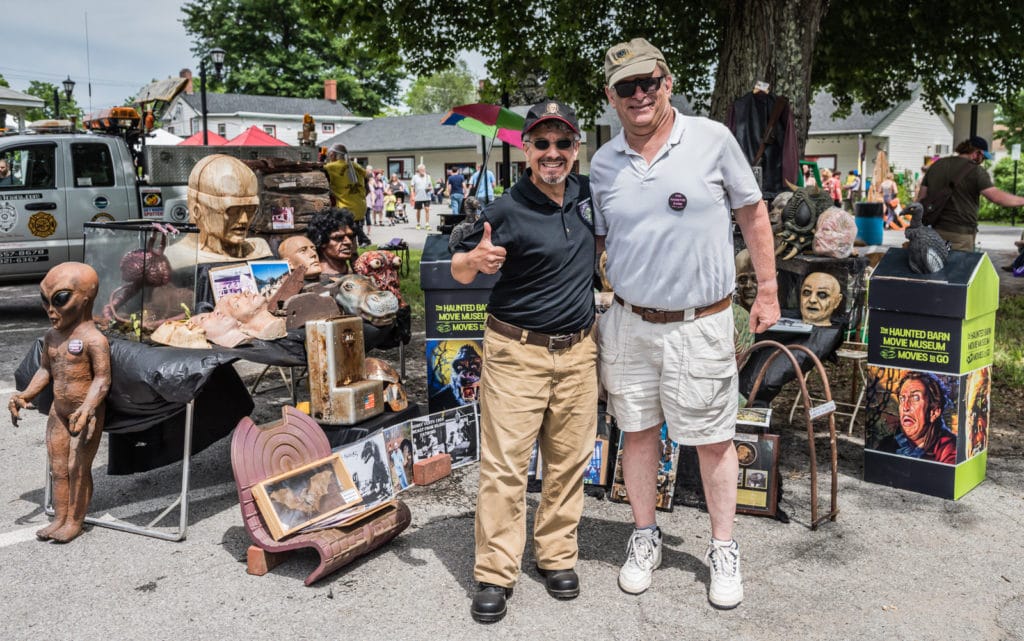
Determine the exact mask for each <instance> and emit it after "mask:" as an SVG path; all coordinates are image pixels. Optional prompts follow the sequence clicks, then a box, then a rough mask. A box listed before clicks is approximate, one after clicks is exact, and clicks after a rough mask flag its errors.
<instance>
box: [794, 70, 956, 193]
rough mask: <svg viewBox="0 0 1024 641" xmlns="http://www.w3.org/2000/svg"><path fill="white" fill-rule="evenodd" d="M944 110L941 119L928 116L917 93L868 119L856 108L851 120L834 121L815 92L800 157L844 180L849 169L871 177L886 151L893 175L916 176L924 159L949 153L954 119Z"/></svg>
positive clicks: (828, 104)
mask: <svg viewBox="0 0 1024 641" xmlns="http://www.w3.org/2000/svg"><path fill="white" fill-rule="evenodd" d="M943 106H944V109H943V110H942V111H941V112H940V113H937V114H933V113H930V112H929V111H928V110H927V109H925V104H924V98H923V97H922V95H921V89H920V88H919V87H918V88H916V89H915V90H914V91H913V93H912V94H911V97H910V99H909V100H906V101H904V102H902V103H900V104H898V105H895V106H893V107H892V108H891V109H886V110H882V111H878V112H875V113H870V114H868V113H864V112H863V111H861V108H860V105H859V104H854V105H853V109H852V110H851V112H850V115H849V116H847V117H846V118H833V117H832V113H833V112H834V111H835V105H834V104H833V103H832V97H831V96H830V95H829V94H827V93H825V92H818V93H817V94H816V95H815V96H814V100H813V101H812V102H811V126H810V130H809V131H808V134H807V145H806V146H805V148H804V157H805V158H807V159H809V160H816V161H817V162H818V166H819V167H822V168H825V167H827V168H829V169H833V170H834V169H837V168H838V169H839V170H840V171H841V172H842V173H843V175H844V176H846V174H847V172H849V171H850V170H851V169H859V171H861V172H862V175H864V176H871V175H872V173H873V172H874V168H875V158H876V157H877V156H878V152H879V151H885V152H886V154H887V156H888V161H889V164H890V165H891V166H893V167H895V169H896V172H897V173H899V172H903V171H905V170H909V171H910V172H911V173H912V174H914V173H917V174H920V171H921V167H922V166H923V165H924V164H925V162H926V159H930V158H933V157H935V156H948V155H949V154H950V153H951V150H952V145H953V144H954V141H953V113H952V110H951V109H949V105H947V104H945V103H943ZM861 159H863V166H860V164H859V161H860V160H861Z"/></svg>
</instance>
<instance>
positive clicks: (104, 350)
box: [7, 263, 110, 543]
mask: <svg viewBox="0 0 1024 641" xmlns="http://www.w3.org/2000/svg"><path fill="white" fill-rule="evenodd" d="M39 289H40V293H41V294H42V298H43V308H44V309H45V310H46V315H47V316H48V317H49V319H50V325H52V329H50V330H49V331H47V332H46V334H45V335H44V336H43V350H42V354H41V355H40V362H39V369H38V370H37V371H36V373H35V375H34V376H32V380H31V381H29V383H28V386H27V387H26V388H25V390H24V391H22V392H19V393H16V394H14V395H13V396H11V400H10V402H9V403H8V405H7V407H8V409H9V410H10V412H11V422H13V423H14V425H15V427H17V425H18V420H19V418H20V416H19V413H20V411H21V410H22V409H24V408H27V407H31V405H30V402H31V401H32V399H34V398H35V397H36V396H38V395H39V393H40V392H42V391H43V390H44V389H46V386H47V385H49V384H50V383H53V390H54V395H53V396H54V398H53V405H52V406H51V407H50V415H49V418H48V419H47V422H46V451H47V454H48V455H49V458H50V471H51V472H52V474H53V509H54V512H55V513H56V515H55V516H54V519H53V522H51V523H50V524H49V525H48V526H46V527H44V528H43V529H41V530H39V531H38V532H36V536H37V537H39V538H40V539H43V540H46V539H50V540H53V541H56V542H58V543H67V542H68V541H70V540H72V539H74V538H75V537H76V536H78V535H79V534H81V533H82V524H83V523H84V522H85V514H86V512H87V511H88V508H89V501H90V500H91V499H92V461H93V459H94V458H95V457H96V451H97V450H98V449H99V446H100V436H101V434H102V432H103V418H104V399H105V398H106V396H107V391H109V389H110V345H109V344H108V343H107V339H106V337H104V336H103V334H102V333H100V331H99V330H98V329H96V325H95V323H93V320H92V306H93V302H94V301H95V300H96V294H97V292H98V290H99V277H98V276H97V275H96V271H95V270H94V269H93V268H92V267H90V266H89V265H85V264H83V263H64V264H62V265H58V266H57V267H54V268H53V269H51V270H50V271H49V273H47V274H46V277H45V278H44V279H43V282H42V283H40V284H39Z"/></svg>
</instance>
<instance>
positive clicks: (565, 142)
mask: <svg viewBox="0 0 1024 641" xmlns="http://www.w3.org/2000/svg"><path fill="white" fill-rule="evenodd" d="M523 142H524V143H529V144H531V145H533V146H534V147H536V148H537V151H547V150H548V148H549V147H551V145H552V144H554V145H555V147H556V148H558V149H561V150H562V151H565V150H566V149H572V144H573V143H574V142H575V141H574V140H573V139H572V138H559V139H558V140H556V141H555V142H554V143H552V142H551V141H550V140H548V139H547V138H538V139H537V140H524V141H523Z"/></svg>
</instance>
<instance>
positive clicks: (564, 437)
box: [473, 329, 597, 587]
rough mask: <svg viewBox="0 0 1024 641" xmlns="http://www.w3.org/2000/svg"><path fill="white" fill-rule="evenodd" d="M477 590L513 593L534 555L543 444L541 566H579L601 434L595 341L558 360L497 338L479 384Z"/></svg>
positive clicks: (557, 355)
mask: <svg viewBox="0 0 1024 641" xmlns="http://www.w3.org/2000/svg"><path fill="white" fill-rule="evenodd" d="M480 389H481V391H480V415H481V416H480V421H481V424H480V445H481V451H480V489H479V493H478V494H477V506H476V564H475V567H474V570H473V576H474V578H475V579H476V580H477V581H480V582H483V583H491V584H494V585H500V586H503V587H512V585H514V584H515V582H516V579H517V578H518V577H519V569H520V565H521V563H522V557H523V549H524V547H525V545H526V474H527V468H528V467H529V464H530V454H531V453H532V451H533V444H534V442H535V441H537V440H538V439H539V442H540V454H541V459H542V463H543V465H542V468H541V469H542V473H543V477H544V478H543V490H542V492H541V499H540V506H539V507H538V508H537V514H536V516H535V518H534V528H533V547H534V555H535V557H536V559H537V565H538V566H539V567H541V568H543V569H545V570H564V569H569V568H572V567H573V566H575V565H576V557H577V553H578V548H577V545H576V528H577V526H578V525H579V521H580V516H581V515H582V514H583V471H584V469H585V468H586V466H587V463H589V461H590V458H591V456H592V455H593V452H594V437H595V435H596V429H597V344H596V343H595V342H594V334H593V332H591V333H590V335H588V336H587V337H586V338H584V339H583V340H582V341H580V342H579V343H577V344H576V345H573V346H572V347H570V348H569V349H565V350H559V351H557V352H549V351H548V350H547V348H545V347H538V346H535V345H526V344H523V343H520V342H519V341H516V340H512V339H509V338H506V337H504V336H501V335H500V334H497V333H495V332H493V331H492V330H490V329H488V330H487V331H486V332H485V333H484V364H483V372H482V376H481V381H480Z"/></svg>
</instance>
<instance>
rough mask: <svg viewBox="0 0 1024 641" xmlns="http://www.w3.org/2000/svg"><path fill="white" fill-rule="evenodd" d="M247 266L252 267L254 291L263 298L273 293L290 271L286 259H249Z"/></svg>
mask: <svg viewBox="0 0 1024 641" xmlns="http://www.w3.org/2000/svg"><path fill="white" fill-rule="evenodd" d="M249 268H250V269H252V277H253V280H255V281H256V291H258V292H259V293H260V295H262V296H263V297H264V298H270V297H271V296H273V295H274V293H275V292H276V291H277V288H278V287H280V286H281V283H283V282H284V281H285V279H286V278H288V274H289V271H290V270H289V268H288V261H286V260H259V261H250V262H249Z"/></svg>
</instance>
